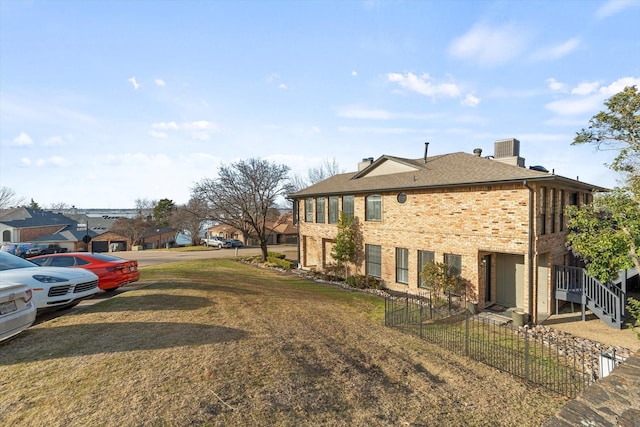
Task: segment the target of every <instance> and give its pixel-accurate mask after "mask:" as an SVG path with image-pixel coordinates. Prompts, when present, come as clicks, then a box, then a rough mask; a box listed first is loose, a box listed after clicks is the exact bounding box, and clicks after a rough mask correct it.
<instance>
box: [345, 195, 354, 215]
mask: <svg viewBox="0 0 640 427" xmlns="http://www.w3.org/2000/svg"><path fill="white" fill-rule="evenodd" d="M353 206H354V203H353V196H342V212H343V213H344V216H345V217H347V218H353V215H354V213H353Z"/></svg>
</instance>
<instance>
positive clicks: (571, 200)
mask: <svg viewBox="0 0 640 427" xmlns="http://www.w3.org/2000/svg"><path fill="white" fill-rule="evenodd" d="M569 204H570V205H571V206H577V205H578V193H571V194H569Z"/></svg>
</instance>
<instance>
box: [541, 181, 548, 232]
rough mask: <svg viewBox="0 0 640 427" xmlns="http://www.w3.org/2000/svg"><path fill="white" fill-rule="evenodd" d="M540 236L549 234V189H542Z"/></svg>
mask: <svg viewBox="0 0 640 427" xmlns="http://www.w3.org/2000/svg"><path fill="white" fill-rule="evenodd" d="M540 211H541V213H540V234H541V235H544V234H547V187H541V188H540Z"/></svg>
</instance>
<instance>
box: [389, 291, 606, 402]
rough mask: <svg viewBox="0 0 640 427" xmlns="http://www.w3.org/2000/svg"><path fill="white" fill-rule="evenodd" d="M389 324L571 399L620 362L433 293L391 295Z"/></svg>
mask: <svg viewBox="0 0 640 427" xmlns="http://www.w3.org/2000/svg"><path fill="white" fill-rule="evenodd" d="M385 325H386V326H388V327H392V328H397V329H400V330H402V331H403V332H406V333H410V334H414V335H417V336H419V337H420V338H423V339H425V340H426V341H428V342H430V343H434V344H437V345H439V346H441V347H443V348H446V349H447V350H449V351H451V352H453V353H455V354H459V355H464V356H467V357H470V358H471V359H474V360H477V361H480V362H482V363H484V364H486V365H489V366H492V367H494V368H496V369H498V370H500V371H503V372H507V373H509V374H512V375H514V376H516V377H519V378H522V379H524V380H525V381H528V382H531V383H534V384H537V385H539V386H542V387H544V388H546V389H549V390H551V391H554V392H556V393H559V394H562V395H564V396H567V397H571V398H573V397H575V396H576V395H577V394H578V393H580V392H581V391H582V390H584V389H585V388H586V387H588V386H589V385H590V384H592V383H593V382H594V381H595V380H596V379H597V378H598V377H599V376H601V375H602V370H603V369H604V370H605V371H607V373H608V371H609V370H611V369H613V366H615V365H616V364H617V363H619V359H618V358H617V357H616V355H615V352H614V354H608V353H602V352H599V351H598V352H596V351H594V350H592V349H590V348H585V347H584V346H581V345H576V344H575V342H574V341H573V340H568V339H561V338H556V337H555V336H553V335H549V334H540V333H537V332H536V331H535V330H530V329H529V328H527V327H514V326H512V324H511V323H505V322H496V321H494V320H491V319H488V318H486V317H483V316H482V314H480V315H475V314H471V313H470V312H469V311H467V310H463V309H460V308H458V309H457V310H456V308H455V307H452V306H451V305H450V304H448V305H440V306H438V305H437V304H433V303H432V300H431V298H430V296H429V295H426V296H425V295H409V294H408V295H406V296H405V297H401V298H399V297H387V298H386V299H385ZM603 363H605V364H613V366H610V367H609V366H601V365H602V364H603Z"/></svg>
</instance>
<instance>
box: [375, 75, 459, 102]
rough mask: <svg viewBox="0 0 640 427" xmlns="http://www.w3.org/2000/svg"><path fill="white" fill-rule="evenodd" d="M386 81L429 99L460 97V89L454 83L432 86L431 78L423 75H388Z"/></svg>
mask: <svg viewBox="0 0 640 427" xmlns="http://www.w3.org/2000/svg"><path fill="white" fill-rule="evenodd" d="M387 79H388V80H389V81H390V82H392V83H397V84H398V85H399V86H400V87H402V88H404V89H408V90H410V91H412V92H417V93H419V94H421V95H425V96H429V97H431V98H434V99H435V98H439V97H447V98H457V97H459V96H460V88H459V87H458V85H456V84H455V83H439V84H434V83H433V82H432V79H431V76H429V74H427V73H424V74H422V76H417V75H415V74H413V73H406V74H399V73H389V74H387Z"/></svg>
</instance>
